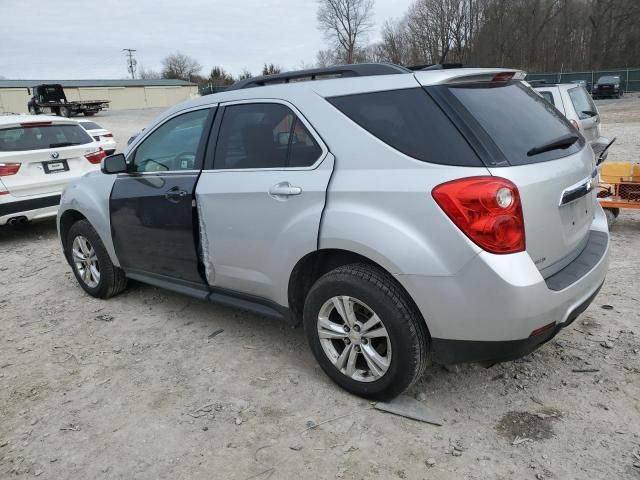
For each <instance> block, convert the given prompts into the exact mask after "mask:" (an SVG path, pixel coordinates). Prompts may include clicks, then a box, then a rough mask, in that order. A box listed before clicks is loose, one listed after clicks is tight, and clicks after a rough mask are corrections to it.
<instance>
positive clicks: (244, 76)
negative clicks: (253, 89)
mask: <svg viewBox="0 0 640 480" xmlns="http://www.w3.org/2000/svg"><path fill="white" fill-rule="evenodd" d="M251 77H253V75H252V74H251V72H250V71H249V70H247V69H246V68H245V69H244V70H242V73H241V74H240V75H238V78H237V80H246V79H247V78H251Z"/></svg>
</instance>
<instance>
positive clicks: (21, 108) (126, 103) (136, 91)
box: [0, 86, 198, 113]
mask: <svg viewBox="0 0 640 480" xmlns="http://www.w3.org/2000/svg"><path fill="white" fill-rule="evenodd" d="M64 93H65V95H66V96H67V99H68V100H69V101H74V100H110V101H111V103H110V104H109V108H110V109H111V110H127V109H132V108H151V107H170V106H172V105H175V104H176V103H180V102H183V101H184V100H188V99H189V98H192V97H194V96H197V95H198V87H196V86H177V87H82V88H69V87H65V89H64ZM29 98H30V95H29V94H28V93H27V89H26V88H0V113H8V112H11V113H27V102H28V101H29Z"/></svg>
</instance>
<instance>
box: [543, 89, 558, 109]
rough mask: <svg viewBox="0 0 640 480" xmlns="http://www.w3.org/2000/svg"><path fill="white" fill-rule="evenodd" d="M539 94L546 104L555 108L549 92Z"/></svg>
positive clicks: (551, 94)
mask: <svg viewBox="0 0 640 480" xmlns="http://www.w3.org/2000/svg"><path fill="white" fill-rule="evenodd" d="M539 93H540V95H542V97H543V98H544V99H545V100H546V101H547V102H549V103H550V104H551V105H554V106H555V104H556V102H554V101H553V93H551V92H539Z"/></svg>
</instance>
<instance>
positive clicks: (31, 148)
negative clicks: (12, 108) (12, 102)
mask: <svg viewBox="0 0 640 480" xmlns="http://www.w3.org/2000/svg"><path fill="white" fill-rule="evenodd" d="M105 156H106V154H105V152H104V151H103V150H102V148H101V147H100V145H98V143H97V142H95V141H94V139H93V138H92V137H91V136H90V135H89V134H88V133H87V132H86V131H85V130H83V129H82V128H81V127H80V125H78V122H76V121H75V120H71V119H68V118H63V117H48V116H43V115H38V116H35V115H7V116H0V226H2V225H7V224H20V223H26V222H28V221H30V220H34V219H36V218H44V217H49V216H55V214H56V213H57V211H58V204H59V203H60V195H61V193H62V190H63V189H64V187H65V186H66V185H67V183H69V182H70V181H71V180H74V179H76V178H78V177H81V176H82V175H84V174H85V173H87V172H90V171H93V170H98V169H99V168H100V162H101V161H102V159H103V158H104V157H105Z"/></svg>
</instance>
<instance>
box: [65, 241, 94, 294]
mask: <svg viewBox="0 0 640 480" xmlns="http://www.w3.org/2000/svg"><path fill="white" fill-rule="evenodd" d="M71 255H72V257H73V265H74V267H75V269H76V271H77V272H78V277H79V278H80V280H81V281H82V282H84V284H85V285H86V286H87V287H89V288H96V287H97V286H98V284H99V283H100V264H99V263H98V256H97V255H96V251H95V249H94V248H93V246H92V245H91V242H89V240H87V239H86V238H85V237H83V236H82V235H78V236H77V237H76V238H74V239H73V245H72V247H71Z"/></svg>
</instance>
